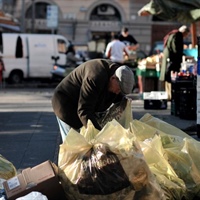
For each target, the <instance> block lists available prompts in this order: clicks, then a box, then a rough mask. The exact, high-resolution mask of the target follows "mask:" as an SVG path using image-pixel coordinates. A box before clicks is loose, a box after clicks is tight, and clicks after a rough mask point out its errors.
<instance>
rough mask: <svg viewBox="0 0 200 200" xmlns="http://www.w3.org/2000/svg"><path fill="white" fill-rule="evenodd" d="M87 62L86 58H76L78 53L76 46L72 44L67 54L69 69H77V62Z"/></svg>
mask: <svg viewBox="0 0 200 200" xmlns="http://www.w3.org/2000/svg"><path fill="white" fill-rule="evenodd" d="M79 61H85V60H84V58H78V57H76V51H75V47H74V45H72V44H70V45H69V47H68V49H67V52H66V65H67V67H74V68H75V67H77V66H78V64H77V62H79Z"/></svg>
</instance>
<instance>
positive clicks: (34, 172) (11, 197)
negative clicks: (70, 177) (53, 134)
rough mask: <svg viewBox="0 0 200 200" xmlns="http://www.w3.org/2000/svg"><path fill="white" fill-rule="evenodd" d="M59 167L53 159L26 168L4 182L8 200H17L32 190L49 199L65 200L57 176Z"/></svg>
mask: <svg viewBox="0 0 200 200" xmlns="http://www.w3.org/2000/svg"><path fill="white" fill-rule="evenodd" d="M57 172H58V168H57V166H56V165H55V164H53V163H52V162H51V161H46V162H43V163H41V164H39V165H37V166H35V167H33V168H27V169H24V170H23V171H22V172H21V173H20V174H18V175H17V176H15V177H13V178H11V179H9V180H7V181H5V182H4V183H3V186H4V189H5V192H6V196H7V199H8V200H15V199H16V198H18V197H22V196H25V195H26V194H28V193H30V192H32V191H38V192H41V193H42V194H44V195H46V196H47V198H48V200H55V199H56V200H61V199H62V200H64V199H65V197H64V196H65V195H64V190H63V189H62V186H61V184H60V183H59V179H58V176H57Z"/></svg>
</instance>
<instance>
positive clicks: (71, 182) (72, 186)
mask: <svg viewBox="0 0 200 200" xmlns="http://www.w3.org/2000/svg"><path fill="white" fill-rule="evenodd" d="M87 127H88V128H87V129H89V131H88V130H87V129H85V128H83V129H82V130H81V134H78V133H77V132H76V131H75V130H73V129H72V130H70V132H69V134H68V136H67V137H66V140H65V141H64V143H63V144H62V145H61V146H60V152H59V162H58V166H59V169H60V172H59V176H60V177H61V183H62V185H63V188H64V190H65V193H66V195H67V198H68V199H69V200H71V199H74V200H76V199H77V200H82V199H83V200H85V199H88V200H91V199H94V200H122V199H123V200H133V199H141V200H142V199H145V198H149V199H154V200H161V199H164V198H163V193H162V191H161V188H160V186H159V185H158V184H157V183H156V182H155V179H154V177H153V175H152V174H151V172H150V170H149V168H148V165H147V164H146V162H145V160H144V156H143V154H142V151H141V149H140V146H139V145H138V143H137V141H136V137H134V135H133V134H132V133H131V132H130V131H129V130H128V129H124V128H123V127H122V126H121V125H120V124H119V123H118V122H117V121H116V120H112V121H111V122H108V123H107V124H106V125H105V126H104V128H103V129H102V130H101V131H100V132H98V133H97V131H96V130H95V129H94V128H93V127H92V124H91V122H90V121H89V122H88V126H87ZM90 133H91V134H90ZM102 149H103V150H102ZM100 150H101V151H100ZM93 151H96V152H97V154H92V153H93ZM91 152H92V153H91ZM106 152H109V153H111V154H110V155H111V156H110V157H109V156H108V154H107V153H106ZM88 155H89V156H88ZM90 155H92V156H93V157H95V156H96V157H95V159H91V160H95V161H96V160H97V161H96V162H94V163H92V162H90V160H89V161H88V160H87V159H88V157H89V158H90ZM99 157H100V158H106V159H104V160H100V161H102V162H99V160H98V159H99ZM88 163H91V165H88ZM100 163H101V164H100ZM109 164H117V167H116V168H115V169H116V171H117V170H118V171H119V172H118V173H117V175H118V177H117V178H116V177H114V176H113V174H114V175H115V174H116V173H115V170H113V168H111V170H110V171H109V167H110V166H109ZM118 164H120V165H121V167H122V171H124V172H125V173H121V169H120V168H121V167H120V165H118ZM95 165H96V166H97V168H98V169H97V168H95V169H94V166H95ZM89 166H91V167H89ZM102 166H103V167H102ZM112 166H113V165H112ZM106 167H107V169H108V171H106V170H105V171H106V173H105V174H103V177H104V179H101V183H102V184H101V185H100V186H101V187H100V189H102V191H103V193H102V194H98V195H97V194H95V193H94V194H93V193H92V194H84V190H80V187H79V186H78V185H77V183H79V180H80V177H81V178H82V177H83V176H82V175H84V176H87V177H89V179H86V180H90V181H91V179H90V177H92V180H94V186H96V185H97V186H99V184H96V180H97V179H98V180H97V181H99V179H100V178H99V177H98V175H99V174H101V173H103V172H105V171H104V169H105V168H106ZM83 169H85V170H83ZM99 169H100V172H99V171H98V173H96V171H97V170H99ZM93 172H95V173H94V174H95V175H97V176H92V175H93ZM108 172H109V173H108ZM101 175H102V174H101ZM105 177H106V178H105ZM109 177H111V178H110V179H109ZM126 179H127V180H128V184H127V182H126ZM104 180H105V183H104V182H103V181H104ZM119 180H122V182H121V181H119ZM108 181H111V183H112V184H111V185H110V186H109V188H108V189H113V188H114V190H113V192H111V193H106V192H107V191H106V192H104V188H103V187H102V185H103V184H105V185H106V184H107V182H108ZM124 181H125V183H126V184H124ZM113 184H115V185H113ZM118 184H119V185H120V184H122V185H121V186H122V187H121V186H120V187H119V185H118ZM123 184H124V185H123ZM85 185H86V186H87V185H89V186H90V188H89V189H87V190H86V191H87V192H86V193H89V192H90V189H91V191H92V190H93V189H94V188H92V184H91V183H90V182H89V183H88V184H85ZM107 185H109V184H107ZM117 185H118V186H117ZM116 186H117V187H116ZM106 189H107V188H106ZM118 189H119V190H118ZM95 192H97V193H98V192H99V190H96V188H95Z"/></svg>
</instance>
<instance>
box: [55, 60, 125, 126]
mask: <svg viewBox="0 0 200 200" xmlns="http://www.w3.org/2000/svg"><path fill="white" fill-rule="evenodd" d="M117 67H118V65H116V64H114V63H112V62H111V61H109V60H106V59H94V60H90V61H87V62H85V63H83V64H81V65H80V66H78V67H77V68H75V69H74V70H73V71H72V72H71V73H70V74H69V75H68V76H66V77H65V78H64V79H63V80H62V81H61V82H60V83H59V85H58V86H57V87H56V89H55V92H54V95H53V97H52V106H53V109H54V112H55V114H56V116H57V117H58V118H59V119H61V120H62V121H64V122H65V123H66V124H68V125H70V126H71V127H72V128H75V129H79V128H81V127H82V126H86V125H87V121H88V120H89V119H90V120H91V121H92V123H93V125H94V126H95V127H96V128H97V129H99V130H100V129H101V127H100V126H99V124H98V122H97V120H96V116H95V113H96V112H102V111H105V110H106V109H108V108H109V107H110V105H111V104H112V103H115V102H117V101H119V100H121V98H122V96H121V95H116V94H113V93H111V92H108V83H109V79H110V77H111V76H112V75H113V74H114V72H115V70H116V68H117Z"/></svg>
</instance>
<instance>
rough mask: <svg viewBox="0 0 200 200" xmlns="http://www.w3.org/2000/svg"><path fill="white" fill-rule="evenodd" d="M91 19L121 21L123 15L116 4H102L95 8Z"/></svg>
mask: <svg viewBox="0 0 200 200" xmlns="http://www.w3.org/2000/svg"><path fill="white" fill-rule="evenodd" d="M90 20H108V21H121V15H120V13H119V11H118V10H117V9H116V8H115V7H114V6H112V5H110V4H101V5H99V6H97V7H96V8H94V10H93V11H92V13H91V15H90Z"/></svg>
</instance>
